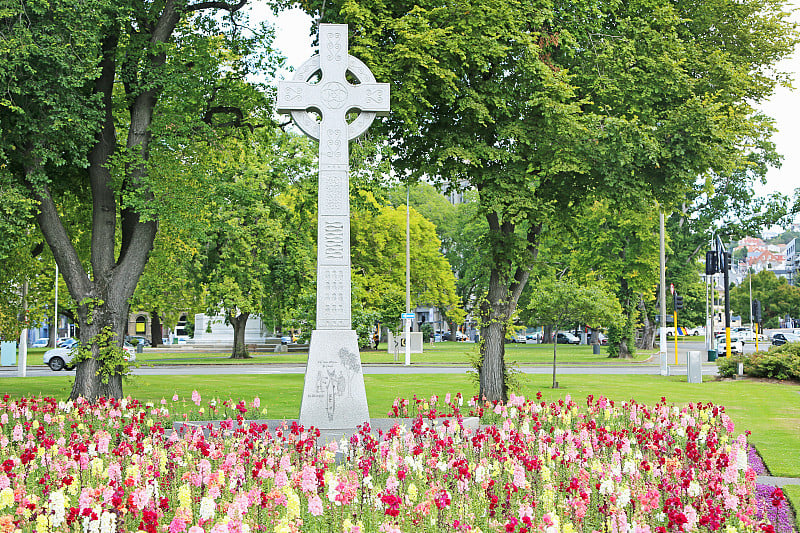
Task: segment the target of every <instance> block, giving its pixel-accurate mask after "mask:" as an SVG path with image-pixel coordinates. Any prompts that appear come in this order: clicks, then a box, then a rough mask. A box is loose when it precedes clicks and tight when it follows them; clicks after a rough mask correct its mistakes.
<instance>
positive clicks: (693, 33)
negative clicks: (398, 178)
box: [301, 0, 797, 400]
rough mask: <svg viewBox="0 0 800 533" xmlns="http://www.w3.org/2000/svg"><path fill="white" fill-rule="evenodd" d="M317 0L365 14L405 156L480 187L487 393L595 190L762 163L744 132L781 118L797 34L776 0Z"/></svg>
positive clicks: (647, 194)
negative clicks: (557, 249)
mask: <svg viewBox="0 0 800 533" xmlns="http://www.w3.org/2000/svg"><path fill="white" fill-rule="evenodd" d="M301 5H303V6H304V7H305V8H306V9H307V10H308V11H309V12H310V13H313V14H315V15H320V19H321V20H322V21H325V22H328V21H331V22H346V23H349V24H350V28H351V31H352V37H351V53H352V54H353V55H355V56H357V57H359V58H360V59H362V60H363V61H364V62H365V63H366V64H368V65H369V66H370V68H371V69H372V70H373V72H374V73H375V75H376V77H377V78H378V79H385V80H390V81H391V82H392V84H393V89H392V90H393V93H392V94H393V98H392V100H393V101H392V114H391V115H390V117H389V118H388V119H386V120H385V122H384V123H383V129H382V131H383V132H385V134H386V135H387V138H388V139H389V143H390V145H391V148H392V150H393V153H394V159H393V161H392V164H393V166H394V167H395V169H397V171H398V173H399V174H400V175H403V176H406V175H407V176H411V177H415V176H422V175H423V174H424V175H426V176H427V177H428V178H429V179H436V180H439V182H440V183H442V184H443V185H446V186H447V187H450V188H451V189H461V188H474V189H475V190H476V191H477V194H478V199H477V210H478V213H479V216H480V217H481V218H483V219H484V220H485V221H486V224H487V231H486V232H485V234H484V235H483V238H482V239H481V241H480V244H479V248H480V249H481V250H482V252H483V254H485V256H486V258H487V261H486V263H485V264H486V265H487V267H486V278H487V280H488V282H487V284H486V289H485V292H484V294H483V295H482V297H481V298H480V299H479V301H480V302H482V303H481V305H480V311H479V315H480V320H481V328H482V331H481V338H482V339H483V342H482V346H481V361H480V362H479V375H480V391H479V394H480V395H482V396H485V397H487V398H488V399H492V400H498V399H505V397H506V392H507V391H506V388H505V385H504V382H503V379H504V376H505V370H504V352H503V341H504V338H505V328H506V325H507V324H508V322H509V321H510V320H511V318H512V317H513V315H514V313H515V310H516V306H517V303H518V301H519V298H520V296H521V294H522V291H523V289H524V287H525V285H526V283H527V281H528V279H529V276H530V272H531V270H532V269H533V268H534V264H535V262H536V259H537V254H538V252H539V247H540V244H541V240H542V238H543V236H544V234H545V233H547V232H548V231H553V229H554V228H559V227H563V226H564V225H567V224H568V223H569V220H570V219H571V218H572V217H574V216H575V214H576V213H578V212H579V211H580V209H581V204H582V203H583V202H585V201H587V200H589V199H590V198H604V197H605V198H613V199H614V201H615V202H616V205H615V206H614V208H615V209H616V208H617V206H622V205H623V204H628V205H631V206H638V205H641V204H642V203H648V202H651V203H652V202H654V201H656V200H658V201H659V202H660V203H661V204H662V205H666V206H669V207H671V206H675V205H680V203H681V202H682V201H683V200H684V199H685V198H686V196H687V195H688V194H690V193H692V192H693V191H695V190H696V189H697V188H698V187H699V188H700V189H701V190H702V189H703V188H704V187H705V179H704V178H705V177H706V176H710V175H712V174H724V175H725V176H731V175H732V174H733V171H734V170H735V169H740V168H744V167H745V166H746V161H745V157H744V156H742V155H741V154H742V148H743V147H748V146H753V147H764V146H765V141H766V139H767V138H768V134H769V126H768V122H767V121H766V120H765V119H764V118H763V117H760V116H759V115H758V114H757V113H756V112H755V111H754V109H753V107H752V105H753V104H754V103H755V102H757V101H758V100H760V99H762V98H764V97H766V96H767V95H768V94H769V93H770V91H771V90H772V88H773V87H774V85H775V83H777V82H779V81H781V74H780V73H779V72H775V71H774V70H773V69H772V67H773V66H774V65H775V64H776V62H777V61H778V60H779V59H780V58H781V57H783V56H785V55H787V54H788V53H790V52H791V50H792V48H793V45H794V43H795V42H796V39H797V36H796V33H795V32H794V29H793V26H792V24H791V23H790V22H788V19H787V13H786V12H785V11H784V10H783V8H782V5H781V3H780V2H776V1H772V0H766V1H764V0H753V1H752V2H751V1H748V2H746V3H744V4H742V3H741V2H734V1H725V2H722V3H719V2H718V3H714V4H708V3H705V4H696V3H692V2H680V1H676V2H653V1H652V0H637V1H634V2H625V3H608V2H599V1H597V2H595V1H589V2H582V3H578V4H576V3H574V2H571V3H548V2H541V3H540V2H527V3H518V2H492V1H485V0H475V1H469V0H468V1H462V2H455V3H454V2H442V1H436V0H434V1H426V2H417V1H407V2H405V1H400V2H391V3H386V2H379V1H375V0H341V1H336V0H333V1H331V0H325V1H323V0H305V1H303V2H301ZM752 151H758V148H755V149H754V150H751V151H746V152H747V153H749V152H752ZM698 184H699V185H698Z"/></svg>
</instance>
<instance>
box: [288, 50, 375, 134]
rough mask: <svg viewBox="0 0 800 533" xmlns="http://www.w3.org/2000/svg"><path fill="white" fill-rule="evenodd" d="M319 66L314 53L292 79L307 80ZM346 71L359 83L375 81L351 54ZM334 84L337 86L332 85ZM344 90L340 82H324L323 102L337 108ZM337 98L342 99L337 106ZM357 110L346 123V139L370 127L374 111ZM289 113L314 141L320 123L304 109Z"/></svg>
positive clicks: (343, 96)
mask: <svg viewBox="0 0 800 533" xmlns="http://www.w3.org/2000/svg"><path fill="white" fill-rule="evenodd" d="M319 68H320V60H319V54H315V55H313V56H311V58H310V59H308V60H307V61H306V62H305V63H303V64H302V65H301V66H300V68H299V69H297V72H296V73H295V75H294V78H293V79H294V81H303V82H308V81H309V80H311V79H312V78H313V77H314V76H315V75H316V74H317V72H319ZM347 71H348V72H349V73H350V74H352V75H353V77H354V78H355V79H356V80H358V82H359V83H375V76H373V74H372V72H370V70H369V69H368V68H367V66H366V65H365V64H364V63H363V62H362V61H361V60H360V59H358V58H357V57H353V56H351V55H348V56H347ZM334 85H335V86H337V87H334ZM344 91H345V88H344V87H343V86H342V85H341V84H340V83H337V82H329V83H327V84H325V85H324V86H323V88H322V94H323V98H326V102H325V103H326V104H327V105H329V106H330V107H331V108H332V109H338V107H341V105H342V103H344V98H345V92H344ZM337 98H341V99H342V100H341V101H340V102H339V106H338V107H337V106H335V103H336V101H337V100H336V99H337ZM358 111H359V113H358V116H357V117H356V119H355V120H354V121H353V122H351V123H349V124H348V125H347V140H348V141H352V140H353V139H357V138H358V137H361V136H362V135H363V134H364V132H366V131H367V129H368V128H369V127H370V125H371V124H372V121H373V120H375V115H376V113H375V112H374V111H361V110H358ZM291 115H292V119H294V122H295V124H297V127H299V128H300V130H301V131H302V132H303V133H305V134H306V135H308V136H309V137H311V138H312V139H314V140H316V141H318V140H319V128H320V124H319V122H317V121H316V120H315V119H314V117H312V116H311V115H310V114H308V113H307V112H306V111H300V110H297V111H292V112H291Z"/></svg>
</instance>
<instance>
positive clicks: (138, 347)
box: [136, 342, 144, 353]
mask: <svg viewBox="0 0 800 533" xmlns="http://www.w3.org/2000/svg"><path fill="white" fill-rule="evenodd" d="M143 351H144V344H142V343H141V342H140V343H139V344H137V345H136V353H142V352H143Z"/></svg>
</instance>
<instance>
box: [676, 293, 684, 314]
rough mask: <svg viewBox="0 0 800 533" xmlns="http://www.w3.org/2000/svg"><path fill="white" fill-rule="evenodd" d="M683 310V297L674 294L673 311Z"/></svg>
mask: <svg viewBox="0 0 800 533" xmlns="http://www.w3.org/2000/svg"><path fill="white" fill-rule="evenodd" d="M678 309H683V296H681V295H679V294H676V295H675V310H678Z"/></svg>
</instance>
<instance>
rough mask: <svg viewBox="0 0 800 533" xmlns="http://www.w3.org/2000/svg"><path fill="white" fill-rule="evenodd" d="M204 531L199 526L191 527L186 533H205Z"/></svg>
mask: <svg viewBox="0 0 800 533" xmlns="http://www.w3.org/2000/svg"><path fill="white" fill-rule="evenodd" d="M205 531H206V530H205V529H203V528H202V527H200V526H192V527H190V528H189V532H188V533H205Z"/></svg>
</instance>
